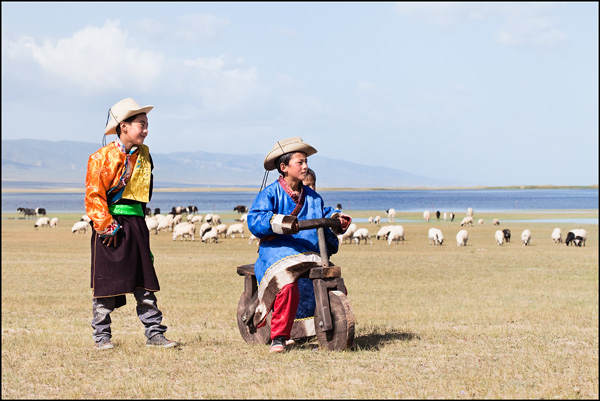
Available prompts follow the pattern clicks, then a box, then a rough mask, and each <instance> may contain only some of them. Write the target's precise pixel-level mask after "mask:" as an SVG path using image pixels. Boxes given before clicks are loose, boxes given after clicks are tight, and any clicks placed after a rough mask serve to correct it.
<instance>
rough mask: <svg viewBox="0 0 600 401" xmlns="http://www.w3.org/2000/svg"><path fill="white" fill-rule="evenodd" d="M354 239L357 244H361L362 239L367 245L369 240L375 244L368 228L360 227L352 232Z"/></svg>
mask: <svg viewBox="0 0 600 401" xmlns="http://www.w3.org/2000/svg"><path fill="white" fill-rule="evenodd" d="M352 239H353V240H354V243H355V244H356V245H358V244H360V241H361V240H363V239H364V240H365V245H366V244H367V240H369V242H370V243H371V245H373V241H371V236H370V235H369V230H367V229H366V228H359V229H358V230H356V231H355V232H354V234H352Z"/></svg>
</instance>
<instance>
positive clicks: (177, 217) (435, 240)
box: [34, 208, 587, 246]
mask: <svg viewBox="0 0 600 401" xmlns="http://www.w3.org/2000/svg"><path fill="white" fill-rule="evenodd" d="M173 209H175V208H173ZM234 210H236V209H234ZM246 210H247V209H246ZM156 211H158V210H156ZM44 212H45V210H44ZM386 214H387V218H388V222H393V221H394V219H395V216H396V211H395V210H394V209H388V210H386ZM247 216H248V214H247V213H244V214H242V216H241V217H240V218H239V219H237V222H236V223H233V224H231V225H229V226H228V225H226V224H223V223H221V217H220V216H219V215H217V214H206V215H205V216H202V215H199V214H195V212H190V213H188V214H187V216H186V221H183V214H182V213H181V212H180V213H177V212H173V211H172V212H171V213H168V214H166V215H163V214H160V213H156V214H155V215H154V216H151V215H150V213H147V215H146V217H145V219H146V226H147V227H148V230H149V231H150V233H154V234H155V235H156V234H158V233H159V232H170V233H172V235H173V241H175V240H177V238H179V239H180V240H181V241H183V240H189V241H194V239H195V237H196V235H198V236H199V237H200V238H201V241H202V242H205V243H211V242H218V241H219V239H220V238H226V237H231V238H235V235H236V234H240V236H241V237H242V238H244V222H245V221H246V219H247ZM440 216H442V214H441V213H440V212H439V211H437V212H436V217H437V219H438V220H439V218H440ZM454 217H455V215H454V213H444V214H443V219H444V220H445V221H447V220H448V219H450V221H453V220H454ZM423 218H424V219H425V221H427V222H429V220H430V219H431V213H430V212H429V210H426V211H425V212H424V213H423ZM380 221H381V217H380V216H375V217H369V218H368V222H369V224H372V223H373V224H379V223H380ZM473 222H474V219H473V209H472V208H468V209H467V214H466V217H465V218H463V219H462V220H461V222H460V226H461V227H466V226H468V225H470V226H471V227H472V226H473ZM89 223H90V219H89V217H88V216H87V215H85V214H84V215H83V216H82V217H81V221H78V222H76V223H75V224H73V227H72V228H71V231H72V233H77V234H79V233H80V232H83V233H87V230H88V228H89V227H90V224H89ZM196 224H199V225H200V227H197V226H196ZM478 224H483V220H482V219H479V220H478ZM493 225H500V222H499V221H498V219H496V218H495V219H494V220H493ZM57 226H58V218H57V217H54V218H52V219H50V218H48V217H46V216H43V217H40V218H39V219H38V220H37V221H36V223H35V225H34V227H35V228H38V227H57ZM428 237H429V244H430V245H437V246H440V245H443V243H444V235H443V233H442V230H440V229H439V228H434V227H432V228H430V229H429V233H428ZM375 238H376V239H377V240H379V239H384V240H386V241H387V242H388V244H389V245H392V243H395V244H396V245H397V244H399V243H400V242H401V241H402V243H404V227H403V226H401V225H385V226H382V227H381V228H380V229H379V231H377V234H375ZM494 238H495V241H496V243H497V244H498V245H502V244H504V243H507V242H510V238H511V232H510V230H509V229H504V230H497V231H496V232H495V233H494ZM551 238H552V241H554V242H555V243H563V237H562V232H561V229H560V228H555V229H554V231H553V232H552V235H551ZM468 239H469V232H468V231H467V230H465V229H462V230H460V231H459V232H458V233H457V234H456V244H457V246H466V245H467V241H468ZM256 240H257V238H256V237H255V236H254V235H252V234H251V235H250V239H249V241H248V243H249V244H252V243H253V242H254V241H256ZM338 240H339V242H340V244H344V243H346V242H349V243H352V242H354V244H356V245H359V244H360V243H361V242H362V241H364V243H365V244H367V243H370V244H371V245H372V244H373V241H372V239H371V235H370V233H369V230H368V229H367V228H358V227H357V225H356V224H354V223H352V224H350V226H349V227H348V230H347V231H346V232H345V233H344V234H341V235H339V236H338ZM586 240H587V232H586V231H585V230H584V229H581V228H578V229H573V230H571V231H569V232H568V233H567V237H566V238H565V239H564V243H565V244H566V245H567V246H569V245H574V246H585V242H586ZM521 241H522V242H523V245H525V246H527V245H530V244H531V231H530V230H527V229H526V230H524V231H523V232H522V233H521Z"/></svg>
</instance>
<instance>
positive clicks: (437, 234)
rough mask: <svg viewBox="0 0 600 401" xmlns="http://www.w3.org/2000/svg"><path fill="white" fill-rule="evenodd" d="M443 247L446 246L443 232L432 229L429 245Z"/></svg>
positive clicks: (430, 230)
mask: <svg viewBox="0 0 600 401" xmlns="http://www.w3.org/2000/svg"><path fill="white" fill-rule="evenodd" d="M431 244H433V245H443V244H444V236H443V235H442V230H440V229H439V228H430V229H429V245H431Z"/></svg>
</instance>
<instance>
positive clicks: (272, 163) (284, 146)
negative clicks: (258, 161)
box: [264, 136, 317, 171]
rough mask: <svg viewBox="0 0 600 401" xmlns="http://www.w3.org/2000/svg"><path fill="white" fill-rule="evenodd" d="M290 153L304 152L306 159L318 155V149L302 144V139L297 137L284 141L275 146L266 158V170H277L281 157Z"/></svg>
mask: <svg viewBox="0 0 600 401" xmlns="http://www.w3.org/2000/svg"><path fill="white" fill-rule="evenodd" d="M290 152H303V153H306V157H308V156H310V155H314V154H315V153H317V149H315V148H313V147H312V146H310V145H309V144H308V143H305V142H302V138H300V137H299V136H295V137H293V138H286V139H282V140H281V141H277V143H275V145H273V149H271V151H270V152H269V153H268V154H267V157H265V163H264V164H265V170H267V171H270V170H275V169H276V168H277V166H276V162H277V159H278V158H279V156H282V155H284V154H286V153H290Z"/></svg>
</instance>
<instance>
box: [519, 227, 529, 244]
mask: <svg viewBox="0 0 600 401" xmlns="http://www.w3.org/2000/svg"><path fill="white" fill-rule="evenodd" d="M521 240H522V241H523V245H525V246H527V245H530V243H531V231H529V230H524V231H523V232H522V233H521Z"/></svg>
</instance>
